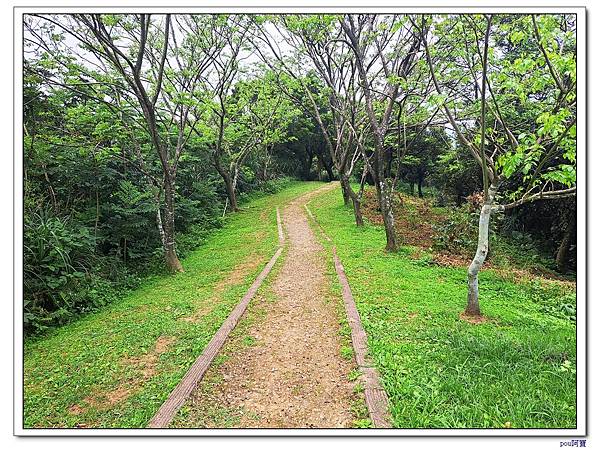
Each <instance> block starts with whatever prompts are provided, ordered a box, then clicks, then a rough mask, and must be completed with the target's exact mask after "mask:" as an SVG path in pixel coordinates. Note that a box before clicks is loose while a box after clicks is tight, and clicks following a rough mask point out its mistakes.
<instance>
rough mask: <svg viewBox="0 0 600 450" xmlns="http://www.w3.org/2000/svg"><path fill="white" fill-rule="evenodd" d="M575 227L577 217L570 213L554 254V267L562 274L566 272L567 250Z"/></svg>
mask: <svg viewBox="0 0 600 450" xmlns="http://www.w3.org/2000/svg"><path fill="white" fill-rule="evenodd" d="M576 225H577V217H576V215H575V212H572V213H571V216H570V217H569V225H568V226H567V229H566V231H565V234H564V236H563V238H562V241H561V242H560V246H559V247H558V253H557V254H556V266H557V267H558V270H559V271H560V272H562V273H564V272H566V271H567V256H568V255H569V248H570V246H571V241H572V240H573V234H574V232H575V228H576Z"/></svg>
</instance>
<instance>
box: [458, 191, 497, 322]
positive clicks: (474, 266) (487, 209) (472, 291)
mask: <svg viewBox="0 0 600 450" xmlns="http://www.w3.org/2000/svg"><path fill="white" fill-rule="evenodd" d="M496 190H497V187H496V186H495V185H491V186H490V188H489V191H488V198H487V200H486V201H485V203H484V204H483V206H482V207H481V212H480V214H479V238H478V241H477V251H476V252H475V257H474V258H473V261H471V264H470V265H469V269H468V271H467V278H468V284H469V289H468V294H467V308H466V309H465V314H467V315H470V316H479V315H481V310H480V308H479V271H480V270H481V267H482V266H483V263H484V261H485V258H486V256H487V254H488V249H489V232H490V218H491V215H492V202H493V201H494V196H495V195H496Z"/></svg>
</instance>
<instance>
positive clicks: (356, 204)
mask: <svg viewBox="0 0 600 450" xmlns="http://www.w3.org/2000/svg"><path fill="white" fill-rule="evenodd" d="M340 184H341V185H342V190H343V191H344V202H345V200H346V195H347V196H348V202H349V203H350V202H352V209H353V210H354V220H355V222H356V226H357V227H362V226H363V218H362V212H361V210H360V200H359V199H358V196H357V195H356V192H354V190H353V189H352V186H350V181H349V180H348V177H347V176H342V177H340ZM346 204H347V203H346Z"/></svg>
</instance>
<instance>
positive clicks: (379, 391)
mask: <svg viewBox="0 0 600 450" xmlns="http://www.w3.org/2000/svg"><path fill="white" fill-rule="evenodd" d="M304 208H305V209H306V212H307V213H308V215H309V216H310V218H311V219H312V220H313V221H314V222H315V223H316V224H317V226H318V227H319V230H320V231H321V233H322V234H323V237H324V238H325V239H326V240H327V241H329V242H332V240H331V238H330V237H329V236H328V235H327V233H325V230H324V229H323V227H322V226H321V224H320V223H319V222H318V221H317V219H316V218H315V216H314V215H313V213H312V212H311V211H310V209H309V208H308V205H306V204H305V205H304ZM331 249H332V253H333V263H334V265H335V271H336V273H337V275H338V280H339V282H340V285H341V286H342V298H343V300H344V307H345V309H346V318H347V319H348V325H349V326H350V331H351V336H352V347H353V348H354V356H355V358H356V364H357V365H358V368H359V370H360V372H361V381H362V382H363V385H364V388H365V400H366V403H367V408H368V410H369V417H370V418H371V421H372V422H373V425H374V426H375V427H376V428H391V427H392V426H391V425H390V413H389V400H388V397H387V394H386V392H385V390H384V389H383V386H382V384H381V379H380V376H379V372H378V371H377V369H376V368H375V367H374V366H373V363H372V361H371V358H370V357H369V354H368V346H367V333H365V329H364V328H363V326H362V322H361V320H360V315H359V313H358V309H357V308H356V302H355V301H354V297H353V296H352V290H351V289H350V283H349V282H348V277H347V276H346V272H345V271H344V266H343V265H342V262H341V261H340V258H339V256H338V255H337V251H336V248H335V246H332V248H331Z"/></svg>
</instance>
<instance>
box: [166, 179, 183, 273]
mask: <svg viewBox="0 0 600 450" xmlns="http://www.w3.org/2000/svg"><path fill="white" fill-rule="evenodd" d="M162 227H163V230H164V240H163V247H164V250H165V260H166V263H167V267H168V268H169V270H171V271H172V272H183V266H182V265H181V262H179V258H178V257H177V252H176V250H175V189H174V186H173V182H172V181H171V180H169V179H168V178H167V179H165V220H164V222H163V223H162Z"/></svg>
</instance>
